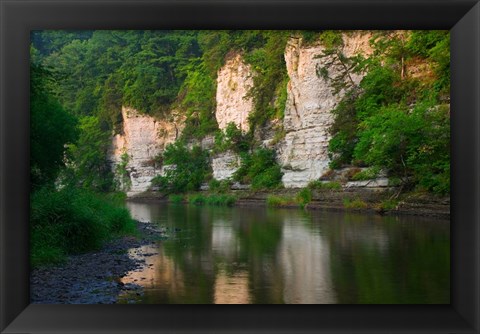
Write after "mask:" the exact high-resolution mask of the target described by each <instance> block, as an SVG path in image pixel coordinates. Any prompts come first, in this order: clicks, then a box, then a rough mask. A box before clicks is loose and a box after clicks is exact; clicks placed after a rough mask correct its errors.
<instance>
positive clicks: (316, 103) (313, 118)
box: [278, 33, 371, 187]
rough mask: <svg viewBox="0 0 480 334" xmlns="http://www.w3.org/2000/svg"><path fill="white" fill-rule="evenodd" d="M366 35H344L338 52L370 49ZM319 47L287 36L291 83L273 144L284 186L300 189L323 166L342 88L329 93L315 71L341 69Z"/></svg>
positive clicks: (331, 74) (347, 53)
mask: <svg viewBox="0 0 480 334" xmlns="http://www.w3.org/2000/svg"><path fill="white" fill-rule="evenodd" d="M369 38H370V36H369V35H368V34H362V33H356V34H352V35H345V34H344V35H343V44H344V46H343V50H342V53H343V54H344V55H345V56H346V57H351V56H353V55H355V54H357V53H363V54H368V53H370V52H371V49H370V47H369V44H368V40H369ZM324 51H325V48H324V47H323V46H322V45H313V46H304V45H303V43H302V39H301V38H291V39H290V40H289V42H288V44H287V47H286V50H285V63H286V66H287V72H288V76H289V78H290V82H289V83H288V86H287V93H288V95H287V103H286V108H285V116H284V120H283V127H284V130H285V132H286V136H285V139H284V140H283V142H282V143H281V144H280V145H279V147H278V151H279V160H280V164H281V166H282V169H283V173H284V176H283V179H282V181H283V183H284V185H285V187H303V186H305V185H307V184H308V182H309V181H311V180H315V179H318V178H319V177H320V176H322V174H324V173H325V172H326V170H327V169H328V164H329V158H328V142H329V140H330V134H329V128H330V126H331V124H332V122H333V115H332V113H331V111H332V110H333V109H334V108H335V107H336V106H337V104H338V102H340V100H341V98H342V97H343V94H344V92H342V91H340V92H338V93H337V94H334V93H333V87H332V83H331V81H330V79H328V78H324V77H322V76H321V75H318V74H317V73H318V70H319V69H320V68H326V69H327V71H328V77H329V78H335V77H337V76H338V75H339V73H340V72H341V71H343V70H344V69H343V66H342V64H341V63H339V62H338V61H336V60H335V59H334V57H332V56H328V57H319V56H320V55H322V54H323V52H324ZM350 77H351V78H352V80H353V81H354V82H355V83H359V82H360V80H361V78H362V76H361V75H359V74H353V73H352V74H350Z"/></svg>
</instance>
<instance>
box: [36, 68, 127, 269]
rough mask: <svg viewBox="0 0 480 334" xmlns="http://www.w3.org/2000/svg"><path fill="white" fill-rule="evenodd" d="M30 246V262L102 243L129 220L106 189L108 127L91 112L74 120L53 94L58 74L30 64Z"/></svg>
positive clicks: (40, 262)
mask: <svg viewBox="0 0 480 334" xmlns="http://www.w3.org/2000/svg"><path fill="white" fill-rule="evenodd" d="M30 74H31V96H30V105H31V110H30V112H31V113H30V114H31V132H30V134H31V136H30V143H31V150H30V162H31V172H30V177H31V189H32V194H31V198H30V200H31V202H30V209H31V210H30V227H31V229H30V250H31V264H32V265H33V266H38V265H43V264H48V263H55V262H59V261H62V260H64V259H65V257H66V256H67V255H68V254H72V253H78V252H84V251H88V250H92V249H95V248H98V247H100V246H101V244H102V242H103V241H105V240H107V239H109V238H111V237H112V236H114V235H117V234H119V233H132V232H133V230H134V226H135V225H134V223H133V221H132V219H131V218H130V214H129V212H128V211H127V209H125V208H123V204H122V203H121V202H120V201H119V199H118V198H114V197H112V196H105V195H100V194H98V193H95V192H93V191H92V190H96V191H107V190H111V188H110V184H108V182H110V181H109V180H110V176H111V173H110V171H109V169H107V168H108V165H107V164H106V161H105V157H106V151H105V150H106V145H107V143H108V139H109V133H108V132H105V131H103V130H102V129H101V128H100V124H99V121H98V119H97V118H96V117H94V116H88V117H83V118H81V119H80V121H79V120H78V118H77V117H76V115H74V114H72V113H71V112H69V111H68V109H66V108H64V107H63V106H62V105H61V104H60V102H59V101H58V100H57V98H56V94H55V91H56V89H57V87H58V86H57V79H56V78H55V76H54V75H52V73H51V72H50V71H49V70H47V69H45V68H44V67H43V66H41V65H37V64H32V65H31V71H30Z"/></svg>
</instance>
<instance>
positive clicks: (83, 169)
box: [68, 116, 113, 192]
mask: <svg viewBox="0 0 480 334" xmlns="http://www.w3.org/2000/svg"><path fill="white" fill-rule="evenodd" d="M78 130H79V133H80V135H79V138H78V141H77V142H76V143H75V144H71V145H69V147H68V149H69V155H70V157H71V161H70V168H71V169H72V171H73V175H74V179H73V180H72V181H73V182H74V183H75V184H77V185H79V186H81V187H83V188H85V189H90V190H94V191H100V192H106V191H110V190H112V186H113V174H112V171H111V168H110V165H109V163H108V161H107V152H108V149H109V145H110V133H109V132H108V131H104V130H103V129H102V128H101V127H100V122H99V120H98V118H97V117H95V116H85V117H83V118H81V119H80V124H79V126H78Z"/></svg>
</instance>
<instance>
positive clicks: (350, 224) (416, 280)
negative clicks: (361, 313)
mask: <svg viewBox="0 0 480 334" xmlns="http://www.w3.org/2000/svg"><path fill="white" fill-rule="evenodd" d="M128 208H129V209H130V211H131V213H132V216H133V217H134V218H136V219H138V220H142V221H150V222H152V224H156V225H158V226H159V227H162V228H165V229H166V231H167V233H168V234H169V238H168V240H165V241H161V242H159V243H158V244H155V245H149V246H144V247H143V248H141V249H131V250H130V255H131V256H135V254H136V252H137V253H138V252H141V253H144V254H145V253H147V254H148V255H149V256H148V257H147V260H146V265H145V266H144V268H143V269H141V270H139V271H133V272H130V273H128V274H127V276H126V277H124V278H123V282H124V283H135V284H139V285H141V286H142V287H144V294H143V295H141V296H136V297H135V302H138V303H158V304H162V303H209V304H211V303H217V304H228V303H234V304H243V303H257V304H281V303H302V304H308V303H315V304H333V303H340V304H357V303H360V304H365V303H367V304H368V303H375V304H376V303H387V304H388V303H421V304H440V303H449V302H450V297H449V296H450V291H449V286H450V281H449V279H450V233H449V228H450V225H449V222H448V221H438V220H434V219H422V218H418V217H381V216H375V215H361V214H348V213H333V212H322V211H312V212H305V211H302V210H291V209H290V210H289V209H268V208H255V207H252V208H250V207H249V208H245V207H243V208H224V207H196V206H190V205H169V204H165V203H128ZM131 299H132V296H128V295H127V296H124V297H123V300H124V302H126V301H128V300H131Z"/></svg>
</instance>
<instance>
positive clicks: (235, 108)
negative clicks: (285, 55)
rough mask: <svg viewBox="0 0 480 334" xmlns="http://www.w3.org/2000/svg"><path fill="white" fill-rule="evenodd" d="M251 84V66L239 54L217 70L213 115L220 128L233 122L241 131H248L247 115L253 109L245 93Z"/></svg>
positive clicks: (250, 100)
mask: <svg viewBox="0 0 480 334" xmlns="http://www.w3.org/2000/svg"><path fill="white" fill-rule="evenodd" d="M252 85H253V79H252V70H251V67H250V65H248V64H245V62H244V61H243V59H242V56H241V55H236V56H235V57H233V58H231V59H229V60H228V61H227V62H226V63H225V65H224V66H223V67H222V68H221V69H220V70H219V71H218V77H217V95H216V100H217V109H216V111H215V116H216V118H217V122H218V126H219V127H220V129H225V128H226V127H227V125H228V123H230V122H234V123H235V124H236V125H237V127H238V128H240V129H241V130H242V131H244V132H246V131H248V128H249V125H248V115H249V114H250V112H251V111H252V110H253V102H252V99H251V98H250V97H247V93H248V91H249V90H250V88H251V87H252Z"/></svg>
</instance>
